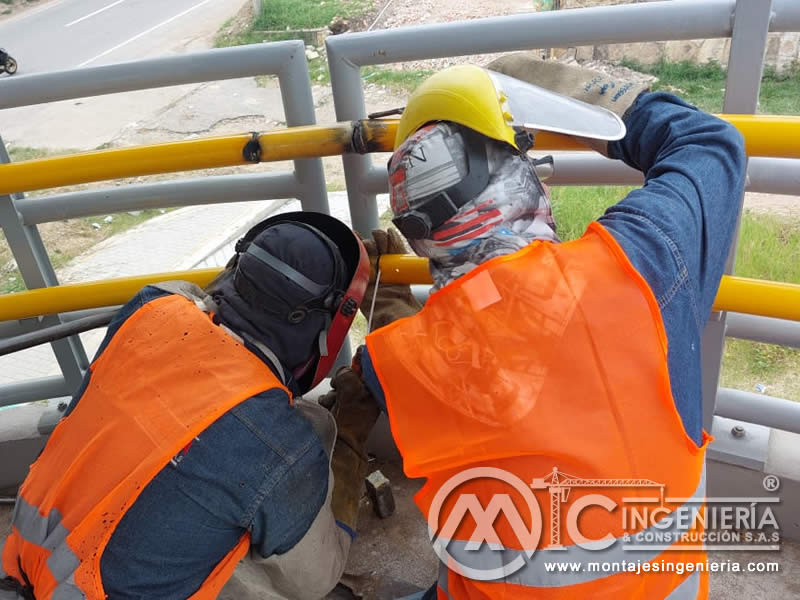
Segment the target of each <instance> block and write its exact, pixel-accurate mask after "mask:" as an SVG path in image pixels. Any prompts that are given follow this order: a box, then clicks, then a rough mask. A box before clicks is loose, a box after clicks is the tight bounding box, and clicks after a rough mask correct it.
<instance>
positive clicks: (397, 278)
mask: <svg viewBox="0 0 800 600" xmlns="http://www.w3.org/2000/svg"><path fill="white" fill-rule="evenodd" d="M381 265H382V273H381V281H383V282H384V283H410V284H421V283H431V276H430V272H429V270H428V261H427V259H424V258H420V257H417V256H412V255H400V254H387V255H384V256H383V257H382V258H381ZM219 271H220V269H195V270H192V271H177V272H173V273H155V274H150V275H138V276H136V277H123V278H119V279H107V280H104V281H93V282H88V283H73V284H67V285H60V286H55V287H49V288H40V289H36V290H29V291H26V292H17V293H14V294H6V295H4V296H0V321H11V320H17V319H26V318H31V317H37V316H40V315H46V314H52V313H60V312H68V311H75V310H83V309H88V308H98V307H101V306H114V305H117V304H124V303H125V302H127V301H128V300H129V299H130V298H132V297H133V296H134V295H135V294H136V292H138V291H139V290H140V289H141V288H143V287H144V286H145V285H147V284H149V283H155V282H158V281H168V280H172V279H180V280H184V281H191V282H192V283H196V284H197V285H199V286H204V285H206V284H207V283H208V282H210V281H211V279H212V278H213V277H214V276H215V275H216V274H217V273H219ZM714 309H715V310H725V311H732V312H740V313H746V314H756V315H763V316H769V317H776V318H782V319H789V320H793V321H800V285H794V284H790V283H778V282H774V281H761V280H758V279H746V278H743V277H732V276H727V275H726V276H724V277H723V278H722V282H721V283H720V288H719V292H718V293H717V298H716V300H715V302H714Z"/></svg>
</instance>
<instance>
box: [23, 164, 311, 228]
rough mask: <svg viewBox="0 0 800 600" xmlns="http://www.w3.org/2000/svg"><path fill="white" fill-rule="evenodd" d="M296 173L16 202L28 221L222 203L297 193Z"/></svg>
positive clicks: (141, 186) (219, 177)
mask: <svg viewBox="0 0 800 600" xmlns="http://www.w3.org/2000/svg"><path fill="white" fill-rule="evenodd" d="M298 185H299V183H298V181H297V177H296V175H295V174H294V173H293V172H285V171H281V172H275V173H259V174H255V175H251V174H239V175H216V176H212V177H198V178H193V179H183V180H172V181H164V182H159V183H143V184H138V185H129V186H121V187H113V188H103V189H98V190H89V191H85V192H69V193H66V194H53V195H51V196H46V197H39V198H22V199H20V200H17V201H16V207H17V212H18V213H19V214H20V216H21V217H22V222H23V223H24V224H26V225H34V224H39V223H48V222H50V221H60V220H62V219H73V218H76V217H89V216H94V215H102V214H109V213H119V212H125V211H131V210H143V209H149V208H166V207H176V206H197V205H199V204H222V203H229V202H244V201H249V200H280V199H283V198H292V197H294V196H295V195H296V194H297V190H298Z"/></svg>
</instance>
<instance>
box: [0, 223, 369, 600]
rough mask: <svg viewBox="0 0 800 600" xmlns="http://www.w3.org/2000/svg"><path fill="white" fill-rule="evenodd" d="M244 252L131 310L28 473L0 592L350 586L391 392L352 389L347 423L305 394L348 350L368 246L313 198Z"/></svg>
mask: <svg viewBox="0 0 800 600" xmlns="http://www.w3.org/2000/svg"><path fill="white" fill-rule="evenodd" d="M236 251H237V253H236V255H235V256H234V257H233V258H232V259H231V261H230V262H229V263H228V266H227V267H226V269H225V270H224V271H223V272H222V273H221V274H220V275H219V276H218V277H217V278H216V279H215V280H214V281H213V282H212V283H211V284H210V285H209V286H208V287H207V289H206V290H205V291H203V290H201V289H200V288H198V287H197V286H194V285H192V284H189V283H186V282H168V283H166V284H160V285H153V286H148V287H146V288H144V289H143V290H142V291H141V292H139V294H138V295H137V296H136V297H135V298H134V299H133V300H131V301H130V302H129V303H128V304H126V305H125V306H124V307H123V308H122V309H121V310H120V311H119V312H118V314H117V315H116V317H115V318H114V320H113V321H112V323H111V325H110V327H109V329H108V333H107V335H106V337H105V339H104V341H103V343H102V345H101V347H100V349H99V350H98V353H97V355H96V357H95V359H94V361H93V363H92V365H91V368H90V370H89V372H87V374H86V377H85V378H84V381H83V384H82V386H81V388H80V390H79V391H78V392H77V393H76V394H75V396H74V397H73V400H72V403H71V404H70V406H69V409H68V411H67V414H66V415H65V417H64V419H63V420H62V421H61V422H60V423H59V425H58V426H57V427H56V429H55V431H54V432H53V434H52V436H51V437H50V439H49V440H48V442H47V445H46V447H45V449H44V451H43V452H42V454H41V456H40V457H39V459H38V460H37V461H36V462H35V463H34V465H33V466H32V467H31V470H30V473H29V475H28V477H27V479H26V480H25V482H24V483H23V484H22V487H21V488H20V491H19V496H18V499H17V503H16V506H15V511H14V516H13V523H12V526H13V527H12V533H11V535H10V537H9V538H8V539H6V540H5V545H4V547H3V548H2V569H0V585H1V586H2V587H0V598H9V597H10V598H26V599H31V598H35V599H37V600H44V599H50V598H52V599H53V600H58V599H62V600H66V599H70V600H72V599H76V600H77V599H81V598H85V599H90V600H96V599H101V598H106V597H110V598H114V599H115V600H126V599H130V600H133V599H134V598H135V599H143V598H154V599H155V598H158V599H159V600H168V599H174V600H179V599H180V600H183V599H185V598H195V599H206V598H209V599H210V598H216V597H218V596H219V597H222V598H236V599H237V600H238V599H242V598H265V597H268V598H292V599H294V598H310V599H312V598H320V597H322V596H324V595H325V594H326V593H327V592H328V591H330V590H331V589H332V588H333V587H334V586H335V584H336V582H337V581H338V580H339V578H340V576H341V574H342V572H343V570H344V564H345V560H346V557H347V553H348V550H349V546H350V542H351V538H352V536H353V535H354V530H355V519H356V516H357V511H358V499H359V498H360V495H361V490H362V487H363V476H364V471H365V469H366V462H365V460H364V458H363V456H364V454H363V443H364V440H365V439H366V437H367V435H368V434H369V431H370V429H371V427H372V425H373V424H374V422H375V419H376V418H377V415H378V408H377V406H376V405H375V404H374V402H372V401H371V399H370V398H368V397H367V398H366V399H364V398H361V399H360V400H352V401H349V400H346V399H345V400H343V401H342V402H340V403H339V405H338V406H337V407H336V415H337V416H336V417H335V421H336V422H334V417H333V416H332V414H331V413H330V412H328V411H327V410H325V409H324V408H322V407H320V406H319V405H317V404H316V403H312V402H309V401H305V400H303V399H302V398H299V397H298V396H300V395H301V394H303V393H305V392H307V391H308V390H309V389H311V388H312V387H314V386H315V385H316V384H317V383H318V382H319V381H320V380H321V379H322V378H323V377H324V376H325V375H326V374H327V372H328V371H329V370H330V368H331V366H332V364H333V361H334V360H335V358H336V355H337V353H338V351H339V349H340V347H341V345H342V343H343V340H344V339H345V335H346V334H347V331H348V329H349V327H350V324H351V322H352V319H353V317H354V316H355V314H356V311H357V310H358V307H359V305H360V303H361V300H362V297H363V294H364V289H365V286H366V284H367V279H368V277H369V263H368V259H367V254H366V252H365V249H364V247H363V245H362V244H361V242H360V240H358V238H357V237H356V236H355V235H354V234H353V233H352V232H351V231H350V229H349V228H347V227H346V226H345V225H344V224H343V223H341V222H339V221H337V220H336V219H334V218H332V217H330V216H327V215H323V214H318V213H306V212H303V213H287V214H282V215H279V216H275V217H271V218H269V219H267V220H265V221H263V222H261V223H260V224H258V225H256V226H255V227H254V228H252V229H251V230H250V231H249V232H248V233H247V235H246V236H245V237H244V238H243V239H241V240H240V241H239V242H238V244H237V246H236ZM337 422H338V425H339V428H338V436H337ZM243 557H247V558H246V560H245V561H244V562H242V564H241V568H240V569H237V570H236V574H235V575H234V570H235V569H236V567H237V564H239V562H240V559H242V558H243ZM232 576H233V578H232ZM229 580H230V581H229ZM226 583H227V586H226ZM223 586H225V587H224V589H223ZM4 590H5V591H4Z"/></svg>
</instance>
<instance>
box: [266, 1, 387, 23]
mask: <svg viewBox="0 0 800 600" xmlns="http://www.w3.org/2000/svg"><path fill="white" fill-rule="evenodd" d="M371 8H372V3H371V2H369V1H368V0H321V1H319V0H266V1H265V2H264V9H263V11H262V13H261V14H260V15H259V16H258V17H257V18H256V21H255V23H254V26H255V28H256V29H286V28H287V27H290V28H292V29H313V28H315V27H325V26H327V25H328V24H329V23H330V22H331V21H332V20H333V19H334V18H335V17H342V18H345V19H353V18H358V17H361V16H363V15H365V14H366V13H367V12H368V11H369V10H370V9H371Z"/></svg>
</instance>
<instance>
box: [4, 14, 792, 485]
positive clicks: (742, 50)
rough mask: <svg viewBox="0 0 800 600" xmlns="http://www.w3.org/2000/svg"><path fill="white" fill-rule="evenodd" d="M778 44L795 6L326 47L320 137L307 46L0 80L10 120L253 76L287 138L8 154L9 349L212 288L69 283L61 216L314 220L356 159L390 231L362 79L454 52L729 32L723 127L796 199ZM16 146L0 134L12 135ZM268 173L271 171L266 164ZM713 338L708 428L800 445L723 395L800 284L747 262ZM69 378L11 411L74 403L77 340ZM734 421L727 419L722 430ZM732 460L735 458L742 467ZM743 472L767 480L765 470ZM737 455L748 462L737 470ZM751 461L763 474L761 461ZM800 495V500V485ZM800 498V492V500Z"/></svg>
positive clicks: (765, 413) (448, 26)
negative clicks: (328, 100) (308, 216)
mask: <svg viewBox="0 0 800 600" xmlns="http://www.w3.org/2000/svg"><path fill="white" fill-rule="evenodd" d="M769 32H800V2H797V0H703V1H702V2H698V1H696V0H673V1H670V2H650V3H635V4H630V5H617V6H608V7H598V8H590V9H580V10H565V11H554V12H547V13H532V14H528V15H516V16H513V17H498V18H490V19H478V20H474V21H466V22H454V23H445V24H438V25H424V26H418V27H406V28H399V29H393V30H386V31H371V32H364V33H354V34H346V35H339V36H332V37H329V38H328V40H327V42H326V45H327V60H328V67H329V70H330V74H331V85H332V88H333V97H334V103H335V108H336V117H337V120H338V121H339V122H338V123H336V124H334V125H331V126H324V127H322V126H315V114H314V106H313V98H312V95H311V83H310V80H309V76H308V65H307V63H306V58H305V52H304V50H305V49H304V45H303V43H302V42H300V41H288V42H275V43H269V44H257V45H253V46H244V47H238V48H228V49H220V50H211V51H207V52H201V53H195V54H189V55H184V56H175V57H167V58H158V59H151V60H142V61H134V62H130V63H123V64H117V65H108V66H103V67H94V68H85V69H77V70H71V71H63V72H56V73H45V74H38V75H29V76H17V77H15V78H14V79H8V80H4V81H2V82H0V109H4V108H12V107H17V106H25V105H31V104H40V103H45V102H55V101H59V100H65V99H72V98H80V97H85V96H95V95H102V94H110V93H117V92H124V91H130V90H139V89H146V88H153V87H163V86H171V85H180V84H186V83H195V82H201V81H209V80H219V79H231V78H237V77H249V76H255V75H265V74H268V75H276V76H277V77H278V80H279V83H280V87H281V96H282V100H283V105H284V111H285V113H286V122H287V125H289V128H287V129H284V130H280V131H270V132H264V133H260V134H258V135H257V136H256V137H255V138H254V137H253V136H252V134H251V133H248V132H242V134H240V135H232V136H223V137H215V138H202V139H193V140H186V141H181V142H175V143H169V144H159V145H152V146H140V147H135V148H120V149H111V150H103V151H98V152H91V153H82V154H77V155H70V156H64V157H53V158H47V159H40V160H32V161H23V162H18V163H11V162H10V161H9V158H8V155H7V153H6V152H5V148H4V146H3V145H2V143H1V142H0V163H7V164H0V225H2V227H3V231H4V233H5V235H6V239H7V240H8V242H9V245H10V246H11V249H12V252H13V253H14V257H15V259H16V261H17V264H18V266H19V268H20V271H21V273H22V276H23V278H24V280H25V283H26V286H27V287H28V289H29V291H27V292H20V293H16V294H9V295H5V296H0V341H2V342H5V341H7V340H10V339H13V338H14V337H16V336H19V335H22V334H27V333H30V332H32V331H36V330H39V329H42V328H46V327H49V326H52V325H54V324H58V323H69V322H71V321H74V320H75V319H76V318H78V317H80V316H85V315H87V314H92V313H93V311H97V310H98V309H100V308H101V307H108V306H115V305H119V304H121V303H123V302H124V301H126V300H127V299H128V298H130V297H131V296H132V295H133V293H135V291H136V290H138V289H139V288H141V287H142V286H143V285H145V284H147V283H150V282H154V281H158V280H164V279H174V278H180V279H189V280H191V281H195V282H197V283H199V284H203V283H204V282H207V281H208V280H209V279H210V278H211V277H212V276H213V274H214V272H215V271H214V270H213V269H206V270H197V271H192V272H184V273H168V274H154V275H151V276H144V277H136V278H125V279H122V280H108V281H101V282H93V283H82V284H74V285H63V286H59V285H58V281H57V278H56V274H55V272H54V270H53V268H52V265H51V264H50V262H49V259H48V255H47V251H46V248H45V247H44V245H43V243H42V241H41V238H40V237H39V235H38V230H37V227H36V226H37V225H38V224H41V223H46V222H49V221H55V220H60V219H68V218H73V217H83V216H90V215H99V214H108V213H110V212H120V211H128V210H137V209H143V208H154V207H166V206H185V205H191V204H204V203H217V202H237V201H242V200H264V199H277V198H287V197H293V198H298V199H300V201H301V203H302V206H303V208H304V209H305V210H317V211H321V212H328V199H327V194H326V187H325V179H324V173H323V169H322V163H321V160H320V157H322V156H331V155H338V154H341V155H342V157H343V158H342V160H343V164H344V169H345V179H346V183H347V191H348V201H349V207H350V214H351V218H352V222H353V225H354V228H355V229H356V230H358V231H359V232H360V233H362V234H368V233H369V232H370V231H371V230H372V229H373V228H375V227H376V226H377V225H378V213H377V203H376V201H375V194H377V193H384V192H386V191H388V182H387V178H386V170H385V167H384V166H378V165H376V164H374V163H373V161H372V158H371V157H370V156H369V154H370V153H372V152H381V151H388V150H391V144H392V140H393V138H394V128H395V127H396V121H395V120H392V119H385V120H369V119H367V108H366V105H365V101H364V92H363V81H362V77H361V68H362V67H365V66H370V65H381V64H388V63H403V62H408V61H418V60H424V59H431V58H441V57H448V56H464V55H477V54H486V53H492V52H507V51H514V50H523V49H536V48H552V47H572V46H583V45H593V44H607V43H628V42H645V41H663V40H684V39H699V38H725V37H730V38H731V39H732V42H731V50H730V57H729V61H728V81H727V86H726V95H725V103H724V107H723V112H724V113H725V115H723V118H726V119H729V120H730V121H731V122H732V123H734V125H735V126H737V127H738V128H739V129H740V130H741V131H742V133H743V135H744V136H745V139H746V142H747V151H748V156H749V157H750V159H749V164H748V175H749V177H748V189H749V190H751V191H758V192H766V193H782V194H794V195H800V160H798V159H799V158H800V135H798V134H800V117H777V116H774V117H771V116H754V113H755V112H756V108H757V102H758V96H759V90H760V80H761V75H762V71H763V57H764V53H765V49H766V43H767V34H768V33H769ZM0 133H2V132H0ZM536 149H537V150H560V151H564V152H559V153H557V155H556V157H555V174H554V176H553V178H551V179H550V180H549V181H548V183H550V184H552V185H613V184H631V185H636V184H640V183H641V182H642V175H641V173H638V172H637V171H635V170H633V169H630V168H628V167H626V166H625V165H623V164H621V163H619V162H618V161H610V160H608V159H605V158H603V157H601V156H599V155H597V154H595V153H592V152H587V151H583V150H582V149H580V148H579V147H578V146H577V145H576V144H575V142H572V141H568V140H565V139H564V138H559V137H558V136H555V135H545V134H540V135H539V136H537V147H536ZM275 160H293V161H294V170H293V171H285V172H277V173H275V172H272V173H262V172H256V173H255V174H238V175H225V176H217V177H206V178H202V179H185V180H180V181H176V182H169V183H159V184H157V185H156V184H140V185H131V186H124V187H119V188H116V187H112V188H107V189H96V190H89V191H81V192H72V193H59V194H54V195H49V196H44V197H37V198H35V199H30V198H26V197H24V193H25V192H29V191H31V190H42V189H49V188H53V187H57V186H64V185H72V184H76V183H87V182H94V181H103V180H109V179H115V178H121V177H130V176H138V175H152V174H157V173H164V172H177V171H188V170H195V169H207V168H214V167H223V166H231V165H243V164H248V163H256V162H267V161H275ZM254 169H256V170H258V167H254ZM734 251H735V245H734V248H733V249H732V252H731V258H730V260H729V263H728V268H727V270H726V276H725V277H724V278H723V283H722V285H721V287H720V292H719V295H718V297H717V301H716V304H715V310H716V311H717V312H715V313H714V315H713V316H712V319H711V320H710V322H709V324H708V326H707V330H706V332H705V335H704V338H703V365H704V372H703V381H704V384H703V388H704V389H703V397H704V413H705V424H706V428H707V429H709V430H712V429H714V428H715V427H716V428H718V425H719V423H722V422H723V421H722V420H720V419H737V420H741V421H744V422H745V423H746V424H747V425H748V427H751V426H752V427H759V426H760V427H762V428H763V427H768V428H775V429H781V430H784V431H789V432H795V433H800V403H793V402H790V401H788V400H782V399H778V398H770V397H768V396H763V395H756V394H750V393H746V392H739V391H735V390H726V389H719V388H718V380H719V369H720V363H721V357H722V348H723V343H724V338H725V336H726V335H728V336H734V337H740V338H743V339H750V340H756V341H762V342H769V343H777V344H783V345H790V346H794V347H800V286H798V285H792V284H789V283H782V282H761V281H753V280H747V279H742V278H738V277H735V276H734V275H733V273H734V264H733V255H734ZM393 261H394V262H391V263H390V262H384V263H383V269H384V272H383V278H384V279H383V280H384V281H402V282H413V283H424V282H425V281H429V279H428V274H427V267H426V264H425V263H424V261H421V260H420V259H416V258H413V257H396V258H394V259H393ZM53 349H54V351H55V354H56V358H57V360H58V362H59V365H60V368H61V371H62V376H57V377H49V378H44V379H38V380H31V381H24V382H20V383H15V384H12V385H6V386H4V387H0V407H1V406H5V405H9V404H15V403H21V402H29V401H33V400H40V399H44V398H51V397H61V396H68V395H70V394H71V393H72V392H73V391H74V390H75V389H76V388H77V386H78V384H79V382H80V380H81V377H82V375H83V373H84V372H85V370H86V369H87V368H88V360H87V358H86V354H85V352H84V351H83V349H82V347H81V345H80V341H79V339H78V338H77V336H73V337H70V338H66V339H64V340H60V341H57V342H54V343H53ZM724 422H725V423H727V421H724ZM735 452H736V450H735V449H734V450H731V451H730V453H729V454H728V455H727V456H729V457H731V456H733V455H734V454H735ZM759 452H761V455H759V457H757V458H755V459H753V458H752V456H751V457H750V459H752V460H750V462H747V461H744V462H739V463H738V464H747V465H749V466H751V467H753V465H755V467H758V468H763V466H764V464H765V463H766V460H767V459H766V457H765V456H762V455H763V454H764V452H766V450H764V451H761V450H759ZM731 460H734V459H731ZM753 461H755V462H753ZM798 489H799V490H800V488H798ZM798 493H799V494H800V492H798Z"/></svg>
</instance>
